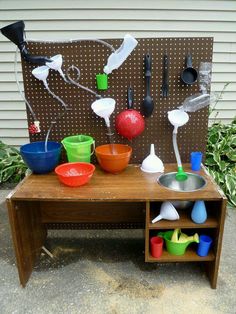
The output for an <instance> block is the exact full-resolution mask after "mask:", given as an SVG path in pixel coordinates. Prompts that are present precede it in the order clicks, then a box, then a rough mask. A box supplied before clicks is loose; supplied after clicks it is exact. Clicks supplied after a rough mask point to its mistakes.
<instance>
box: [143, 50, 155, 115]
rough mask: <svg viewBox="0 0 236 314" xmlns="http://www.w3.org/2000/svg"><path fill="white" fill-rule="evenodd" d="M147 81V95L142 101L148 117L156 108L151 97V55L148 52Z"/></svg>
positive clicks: (146, 58) (146, 56)
mask: <svg viewBox="0 0 236 314" xmlns="http://www.w3.org/2000/svg"><path fill="white" fill-rule="evenodd" d="M144 60H145V83H146V96H145V98H144V100H143V103H142V113H143V115H144V116H145V117H146V118H148V117H150V116H151V114H152V112H153V109H154V102H153V99H152V97H151V95H150V94H151V91H150V81H151V66H152V65H151V55H150V54H149V53H147V54H146V55H145V59H144Z"/></svg>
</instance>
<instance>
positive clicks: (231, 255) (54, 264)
mask: <svg viewBox="0 0 236 314" xmlns="http://www.w3.org/2000/svg"><path fill="white" fill-rule="evenodd" d="M8 193H9V191H7V190H0V313H1V314H8V313H20V314H21V313H22V314H28V313H36V314H40V313H43V314H45V313H57V314H60V313H63V314H64V313H66V314H73V313H83V314H86V313H89V314H91V313H94V314H97V313H98V314H100V313H108V314H116V313H129V314H132V313H140V314H141V313H142V314H143V313H150V314H152V313H155V314H157V313H158V314H160V313H164V314H165V313H168V314H172V313H174V314H178V313H181V314H185V313H186V314H191V313H202V314H207V313H214V314H217V313H220V314H222V313H230V314H231V313H236V250H235V243H234V241H235V235H236V210H232V209H228V212H227V219H226V224H225V233H224V241H223V250H222V256H221V263H220V270H219V277H218V287H217V289H216V290H213V289H211V288H210V285H209V281H208V279H207V277H206V275H205V273H204V271H203V269H201V267H200V265H199V264H198V263H183V264H182V263H177V264H161V265H160V264H159V265H157V264H147V263H144V252H143V251H144V239H143V232H142V231H141V230H104V231H78V230H74V231H66V230H60V231H51V232H50V233H49V237H48V240H47V241H48V243H47V247H48V248H50V250H51V251H52V253H53V254H54V259H51V258H50V257H48V256H47V255H45V254H42V255H41V258H40V261H39V263H38V266H37V268H36V269H35V270H34V272H33V274H32V276H31V278H30V280H29V282H28V284H27V286H26V288H25V289H23V288H22V287H21V286H20V284H19V280H18V273H17V268H16V264H15V256H14V252H13V248H12V241H11V234H10V229H9V223H8V216H7V210H6V208H5V204H4V202H5V197H6V195H7V194H8Z"/></svg>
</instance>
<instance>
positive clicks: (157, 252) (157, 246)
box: [150, 237, 163, 258]
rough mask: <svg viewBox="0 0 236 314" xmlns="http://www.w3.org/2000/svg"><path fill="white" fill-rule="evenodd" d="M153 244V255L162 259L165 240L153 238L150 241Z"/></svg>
mask: <svg viewBox="0 0 236 314" xmlns="http://www.w3.org/2000/svg"><path fill="white" fill-rule="evenodd" d="M150 243H151V254H152V256H153V257H156V258H158V257H160V256H161V255H162V250H163V238H162V237H152V238H151V239H150Z"/></svg>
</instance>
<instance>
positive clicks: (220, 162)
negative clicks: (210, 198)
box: [205, 118, 236, 207]
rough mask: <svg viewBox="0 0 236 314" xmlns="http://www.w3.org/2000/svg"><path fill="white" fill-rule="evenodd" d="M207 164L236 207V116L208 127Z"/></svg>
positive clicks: (231, 204) (229, 200)
mask: <svg viewBox="0 0 236 314" xmlns="http://www.w3.org/2000/svg"><path fill="white" fill-rule="evenodd" d="M205 165H206V167H207V169H208V171H209V173H210V174H211V176H212V177H213V178H214V179H215V181H216V182H217V184H218V185H219V186H220V187H221V188H222V190H223V191H224V193H225V195H226V196H227V198H228V202H229V205H230V206H232V207H236V118H234V120H233V121H232V122H231V123H230V124H229V125H224V124H222V123H221V122H219V123H214V124H213V125H212V126H210V127H209V128H208V142H207V149H206V161H205Z"/></svg>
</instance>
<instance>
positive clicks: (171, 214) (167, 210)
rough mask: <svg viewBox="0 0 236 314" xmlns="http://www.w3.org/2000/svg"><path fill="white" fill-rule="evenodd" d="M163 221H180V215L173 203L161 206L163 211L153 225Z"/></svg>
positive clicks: (164, 203)
mask: <svg viewBox="0 0 236 314" xmlns="http://www.w3.org/2000/svg"><path fill="white" fill-rule="evenodd" d="M161 219H167V220H178V219H179V214H178V212H177V210H176V209H175V207H174V206H173V204H171V202H168V201H166V202H163V203H162V204H161V210H160V214H159V215H158V216H157V217H156V218H154V219H153V220H152V223H153V224H154V223H155V222H157V221H159V220H161Z"/></svg>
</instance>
